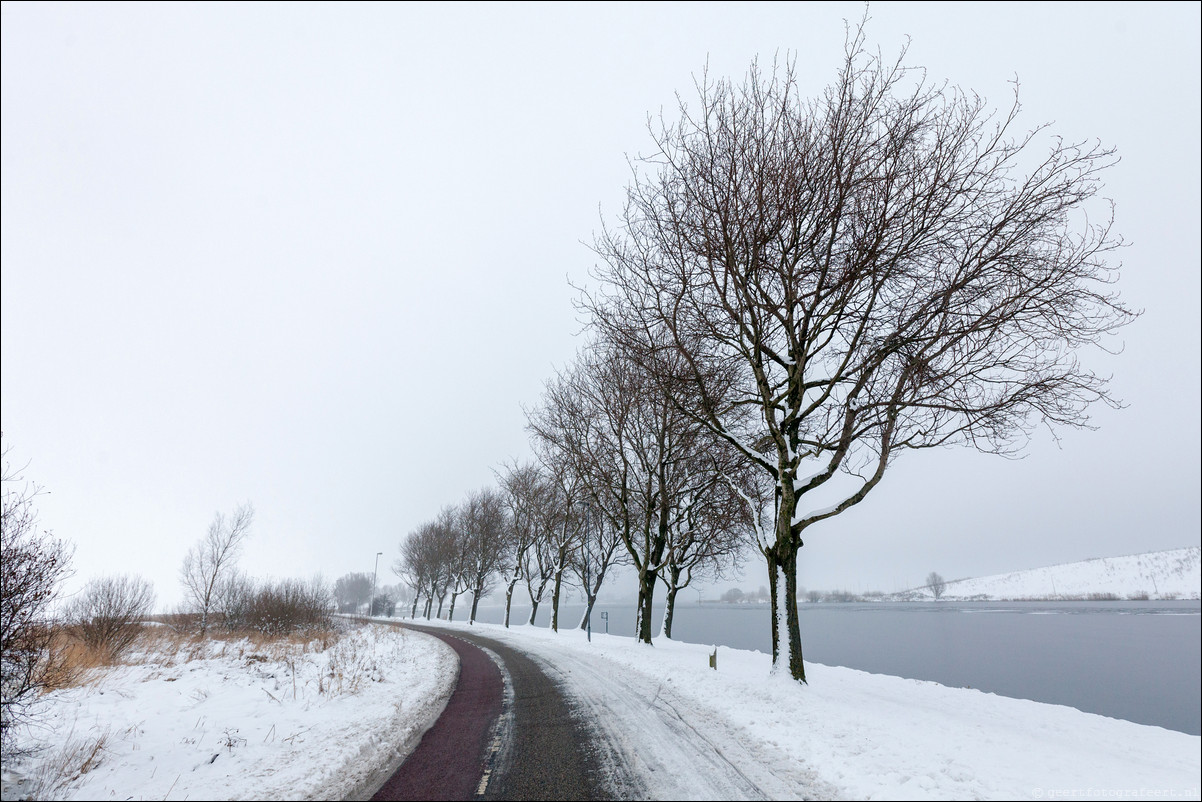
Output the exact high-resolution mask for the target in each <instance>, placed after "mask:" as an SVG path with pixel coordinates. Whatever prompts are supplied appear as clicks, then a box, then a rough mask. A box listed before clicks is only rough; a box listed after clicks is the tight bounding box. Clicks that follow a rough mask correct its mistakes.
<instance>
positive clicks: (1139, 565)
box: [918, 546, 1202, 600]
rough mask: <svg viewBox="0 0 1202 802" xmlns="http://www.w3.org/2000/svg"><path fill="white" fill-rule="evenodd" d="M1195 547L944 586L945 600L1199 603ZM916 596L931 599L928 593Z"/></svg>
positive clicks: (1200, 564)
mask: <svg viewBox="0 0 1202 802" xmlns="http://www.w3.org/2000/svg"><path fill="white" fill-rule="evenodd" d="M1200 557H1202V550H1200V549H1199V548H1198V547H1197V546H1191V547H1189V548H1184V549H1173V550H1171V551H1153V552H1148V553H1146V554H1131V555H1127V556H1125V557H1100V558H1095V559H1092V560H1083V561H1081V562H1076V563H1064V564H1062V565H1049V566H1046V567H1044V568H1033V569H1031V570H1028V571H1015V572H1013V573H1009V574H997V575H995V576H984V577H979V578H977V579H960V580H957V581H954V582H948V583H947V588H946V590H945V591H944V593H943V598H945V599H956V600H966V599H997V600H1017V599H1045V598H1050V599H1056V598H1085V599H1088V598H1091V597H1092V598H1100V597H1117V598H1119V599H1140V598H1149V599H1197V598H1199V595H1202V560H1200ZM918 593H922V594H925V595H926V596H930V590H929V589H925V588H923V589H919V590H918Z"/></svg>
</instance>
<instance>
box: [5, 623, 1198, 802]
mask: <svg viewBox="0 0 1202 802" xmlns="http://www.w3.org/2000/svg"><path fill="white" fill-rule="evenodd" d="M418 623H422V624H426V623H432V624H437V625H439V626H444V627H447V628H448V629H451V630H456V629H466V628H467V625H466V624H459V623H456V624H447V623H445V622H425V621H419V622H418ZM471 631H473V632H474V633H477V634H480V635H483V636H487V637H492V638H496V639H498V640H501V641H504V642H506V643H508V644H510V645H513V646H515V647H517V648H520V649H522V650H524V651H526V652H528V653H530V654H531V655H533V656H534V657H535V659H537V660H539V662H540V663H541V664H542V666H543V667H544V670H546V671H547V672H548V673H549V674H551V675H552V676H554V677H558V678H559V679H560V680H561V681H562V683H563V686H564V688H565V689H566V691H567V692H568V694H569V696H570V697H571V698H572V699H573V700H574V701H575V704H576V705H577V707H578V708H579V709H580V710H582V711H583V712H585V713H587V714H589V715H590V716H591V717H593V718H594V719H595V720H596V727H597V732H598V735H599V737H601V738H602V739H603V740H604V742H605V744H606V746H607V747H608V748H607V749H602V750H600V751H601V754H600V758H601V759H603V760H604V759H607V758H608V760H609V761H610V765H609V767H608V768H609V769H610V773H611V775H612V776H614V777H615V778H617V779H618V780H620V781H621V782H622V783H623V784H624V786H625V787H624V788H621V789H619V790H621V791H622V792H623V793H624V795H627V796H632V797H640V798H653V799H747V798H752V799H755V798H772V799H796V798H801V797H807V798H828V799H829V798H853V799H855V798H859V799H974V798H975V799H1070V798H1071V799H1099V798H1101V799H1115V798H1122V799H1183V798H1184V799H1199V787H1200V785H1202V769H1200V764H1202V757H1200V754H1202V739H1200V738H1199V737H1198V736H1191V735H1186V734H1184V733H1179V732H1173V731H1170V730H1166V729H1162V728H1160V727H1149V726H1144V725H1139V724H1133V723H1131V722H1127V721H1119V720H1117V719H1110V718H1105V717H1103V716H1097V715H1093V714H1088V713H1082V712H1080V711H1078V710H1075V709H1073V708H1068V707H1060V706H1055V705H1047V704H1041V703H1037V702H1029V701H1024V700H1018V699H1010V698H1007V697H1001V696H994V695H992V694H987V693H982V692H980V691H975V690H969V689H961V688H947V687H944V686H941V685H937V684H935V683H930V682H920V681H916V680H906V679H901V678H898V677H890V676H884V675H878V674H867V673H864V672H861V671H855V670H852V669H846V668H837V667H828V666H822V665H816V664H810V665H809V666H808V669H807V671H808V674H809V678H810V684H809V685H808V686H799V685H797V684H796V683H793V682H791V681H790V680H788V679H786V678H783V677H780V676H772V675H770V672H769V668H770V665H769V663H770V660H769V657H768V656H767V655H764V654H761V653H759V652H748V651H740V650H734V649H728V648H725V647H719V648H718V650H717V661H718V670H717V671H714V670H711V669H710V668H709V667H708V665H709V664H708V660H709V655H710V653H711V652H712V651H713V649H712V647H709V646H701V645H695V644H684V643H674V642H671V641H664V640H662V639H660V640H657V642H656V645H655V646H643V645H639V644H636V643H634V641H633V640H632V639H630V638H621V637H617V636H609V635H601V634H594V635H593V639H592V642H591V643H590V642H588V641H587V640H586V638H585V634H584V633H583V632H579V631H575V630H573V631H564V632H560V633H558V634H556V633H553V632H550V631H548V630H546V629H543V628H535V627H530V626H517V627H513V628H511V629H508V630H507V629H505V628H503V627H500V626H495V625H481V624H477V625H475V626H474V627H472V628H471ZM385 633H387V634H385ZM350 643H352V644H354V643H358V644H360V645H359V646H347V647H345V648H344V650H343V657H342V658H339V659H341V661H342V663H343V664H344V665H349V664H350V663H352V662H355V663H356V664H358V665H361V666H364V668H363V669H362V670H361V671H359V672H358V676H359V677H360V679H361V680H362V681H360V682H359V683H358V686H357V687H356V688H355V689H354V692H353V693H352V692H350V691H351V689H350V688H349V687H344V689H343V690H344V692H343V693H341V694H331V693H329V692H325V693H323V692H321V691H319V689H318V683H319V682H321V683H322V684H324V683H325V682H326V680H328V678H329V677H328V674H329V670H328V660H329V659H330V658H329V657H328V656H322V655H314V654H312V653H308V654H305V655H301V656H300V657H297V658H294V660H293V666H295V674H294V673H293V671H292V667H291V666H290V665H288V664H287V663H280V662H275V663H271V662H269V661H262V660H258V659H255V658H254V654H255V652H254V651H253V649H252V648H251V647H250V645H249V644H243V645H237V644H231V645H229V646H227V647H225V649H224V653H210V654H209V655H208V656H207V658H206V659H204V660H200V661H192V662H182V661H179V662H175V663H174V664H172V665H153V664H151V663H149V662H148V663H147V664H144V665H135V666H130V667H126V668H120V669H117V670H115V671H114V672H112V673H111V674H110V675H109V676H107V677H105V678H104V679H102V680H97V681H96V682H95V683H94V684H92V685H91V686H89V687H86V688H81V689H75V690H71V691H65V692H58V693H55V694H52V695H50V696H49V697H48V703H49V707H48V712H50V713H51V716H52V717H51V718H50V719H49V720H48V723H49V725H50V726H51V727H52V728H53V731H46V732H43V733H42V736H41V737H42V738H43V739H44V740H46V741H48V742H51V743H58V744H61V743H63V742H64V741H65V740H66V739H67V736H68V734H70V733H73V734H74V736H75V737H95V735H96V734H100V733H106V734H107V736H108V742H107V744H106V745H105V747H104V749H103V751H102V753H101V754H100V761H99V763H98V764H97V765H96V767H95V768H94V769H93V770H92V771H91V772H89V773H88V774H86V775H84V777H83V778H82V780H81V782H80V783H79V784H77V785H76V786H74V787H73V788H70V789H68V794H67V798H73V799H108V798H114V797H116V798H132V799H180V798H184V797H189V798H192V799H231V798H273V799H299V798H343V797H345V796H346V795H348V794H350V793H353V792H354V791H355V789H359V790H361V789H362V784H363V782H365V780H366V778H367V777H368V776H369V775H370V774H371V773H372V770H373V768H374V767H375V766H378V765H382V764H384V763H387V762H389V761H390V760H395V754H392V753H391V752H392V746H393V745H404V744H406V743H411V742H413V741H414V737H415V734H417V733H420V732H422V731H424V729H425V728H426V727H427V726H428V725H429V723H430V722H431V721H433V719H434V718H435V717H436V715H437V713H438V712H439V711H441V709H442V706H443V704H444V702H445V694H447V693H449V691H450V688H451V686H452V684H453V680H454V676H455V675H456V663H455V658H454V653H453V652H452V651H451V650H450V649H448V648H447V647H445V646H444V645H442V644H441V643H440V642H439V641H437V640H435V639H433V638H430V637H427V636H422V635H419V634H417V633H412V632H410V633H405V632H403V631H400V630H395V631H394V630H384V631H382V630H381V629H380V628H378V627H373V628H370V629H369V630H366V631H365V632H364V634H362V635H359V636H357V640H355V641H350ZM331 651H333V650H331ZM351 652H357V656H356V657H351V656H350V653H351ZM294 675H295V677H296V682H297V686H296V687H297V690H296V692H295V694H294V692H293V685H292V677H293V676H294ZM347 676H349V675H347V674H344V684H345V677H347ZM318 677H321V678H322V679H321V680H319V679H318ZM1084 681H1087V679H1086V680H1084ZM294 697H295V698H294ZM214 755H216V758H214V757H213V756H214ZM49 759H50V758H49V757H48V756H47V753H44V754H43V755H42V756H41V757H40V758H39V760H38V761H35V762H34V763H31V764H29V765H27V766H26V767H25V770H26V771H29V770H30V769H36V767H37V765H39V764H43V765H44V764H45V762H46V761H48V760H49ZM4 796H5V798H6V799H8V798H13V793H12V791H11V788H10V787H6V789H5V794H4Z"/></svg>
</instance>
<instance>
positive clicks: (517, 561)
mask: <svg viewBox="0 0 1202 802" xmlns="http://www.w3.org/2000/svg"><path fill="white" fill-rule="evenodd" d="M498 480H499V481H500V484H501V493H502V498H503V499H504V502H505V507H506V509H507V510H508V515H507V518H506V520H507V521H508V523H509V535H508V537H507V538H506V541H505V542H506V553H505V558H504V560H503V562H502V566H501V569H500V570H501V583H502V584H503V585H504V586H505V626H506V627H508V626H509V614H510V611H511V610H512V609H513V590H514V588H515V587H517V584H518V583H519V582H521V581H522V579H523V578H524V575H523V573H522V568H523V566H524V564H525V561H526V553H527V551H528V550H529V549H530V547H531V545H532V544H533V543H534V541H535V538H536V536H537V519H538V512H537V509H538V504H539V495H540V494H541V493H542V492H543V485H542V475H541V473H540V472H539V469H538V466H536V465H534V464H531V463H528V464H525V465H518V464H514V465H510V466H509V467H507V468H506V470H505V473H504V474H501V475H500V476H498Z"/></svg>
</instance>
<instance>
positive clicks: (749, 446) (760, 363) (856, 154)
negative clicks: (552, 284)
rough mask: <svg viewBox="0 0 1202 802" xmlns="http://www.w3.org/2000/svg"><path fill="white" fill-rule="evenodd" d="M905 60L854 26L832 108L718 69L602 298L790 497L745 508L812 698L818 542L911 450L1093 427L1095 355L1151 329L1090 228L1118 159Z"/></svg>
mask: <svg viewBox="0 0 1202 802" xmlns="http://www.w3.org/2000/svg"><path fill="white" fill-rule="evenodd" d="M904 60H905V52H904V51H903V52H902V53H901V54H900V55H899V57H898V59H897V60H896V61H893V62H889V61H884V60H882V58H881V57H880V56H879V55H874V54H873V53H872V51H870V50H869V49H868V48H867V47H865V36H864V30H863V23H861V24H860V25H859V26H858V27H857V28H853V29H852V30H851V32H850V33H849V36H848V39H847V43H846V49H845V58H844V60H843V63H842V65H841V67H840V69H839V72H838V75H837V77H836V79H835V81H834V83H833V84H832V85H831V86H829V87H828V88H827V89H826V90H825V91H824V92H823V94H822V95H821V96H820V97H817V98H814V99H809V100H807V99H804V98H803V97H802V96H801V94H800V90H799V88H798V84H797V81H796V76H795V72H794V66H793V63H791V62H790V63H786V64H784V65H782V66H774V67H773V69H772V70H771V71H769V72H767V73H765V72H763V71H761V70H760V68H759V67H758V66H757V65H755V64H753V65H752V68H751V70H750V72H749V74H748V76H747V77H746V79H745V80H744V81H743V82H742V83H741V84H739V85H736V84H735V83H733V82H731V81H729V80H718V81H714V80H712V79H710V77H709V76H708V75H703V76H702V78H701V79H700V80H699V81H698V85H697V94H698V97H697V103H696V105H694V106H689V105H688V104H686V103H684V102H683V101H682V102H681V103H680V108H679V117H678V119H677V120H675V121H667V120H662V122H661V124H660V125H659V126H654V125H653V126H649V127H650V128H651V134H652V137H653V139H654V152H653V155H651V156H650V157H648V158H647V159H645V160H643V161H642V162H641V163H636V164H635V169H634V177H633V179H632V181H631V183H630V185H629V187H628V191H627V203H626V207H625V210H624V213H623V216H622V219H621V222H620V225H618V226H616V227H607V228H606V229H605V230H604V231H603V232H602V233H601V234H600V235H599V236H598V238H597V241H596V246H595V247H596V250H597V252H598V254H599V256H600V257H601V263H600V265H599V267H598V268H597V273H596V277H597V278H598V279H599V280H600V287H599V289H597V290H595V291H592V292H588V293H585V294H584V295H583V306H584V307H585V308H586V309H587V310H589V311H590V312H591V314H592V320H593V322H594V324H595V325H596V326H597V327H598V328H600V329H602V330H603V331H604V332H605V333H606V335H607V336H609V337H611V338H614V339H615V340H617V341H619V342H621V343H622V345H623V348H624V350H626V352H627V353H628V354H630V355H631V358H632V359H635V360H636V361H638V362H639V363H640V364H641V365H642V366H643V367H644V368H645V371H646V373H647V374H648V375H650V376H653V377H655V379H656V380H657V381H659V382H661V383H663V384H665V385H671V386H673V387H677V386H680V385H681V384H684V385H687V386H688V387H689V388H690V391H689V393H688V394H687V398H688V403H686V404H682V405H681V406H680V409H681V411H682V412H684V413H686V414H689V415H691V416H693V417H694V418H695V419H696V420H698V421H699V422H702V423H704V424H705V425H706V426H708V427H709V428H710V429H711V430H712V431H713V433H714V434H715V435H717V436H719V437H721V438H723V439H724V440H726V441H727V442H728V443H729V444H730V445H731V446H733V447H734V448H736V449H738V450H740V451H741V452H742V453H743V454H744V456H745V457H746V458H747V459H748V460H750V461H751V462H752V463H753V464H755V465H756V466H758V468H759V469H760V470H761V471H762V472H763V473H764V474H765V475H767V476H768V477H769V478H770V480H771V482H772V483H773V486H774V488H773V493H772V494H771V497H770V498H769V499H768V500H767V502H768V503H767V504H766V505H761V506H760V507H759V508H758V509H756V510H753V511H752V518H753V521H754V525H756V526H757V532H758V535H757V538H756V545H757V547H758V549H759V551H760V552H761V553H762V554H763V556H764V558H765V562H766V566H767V570H768V578H769V588H770V592H771V594H772V597H773V602H774V604H775V605H777V610H778V614H777V615H774V616H772V617H771V621H772V641H773V664H774V668H778V669H781V670H787V671H789V673H790V675H791V676H792V677H793V678H795V679H797V680H799V681H802V682H804V681H805V668H804V663H803V660H802V651H801V635H800V628H799V620H798V613H797V591H798V587H797V559H798V552H799V550H800V548H801V547H802V542H803V541H802V535H803V533H804V532H805V530H806V529H808V528H809V527H810V526H812V525H814V524H816V523H819V522H821V521H824V520H826V519H829V518H832V517H834V516H837V515H839V514H840V513H842V512H844V511H845V510H847V509H849V508H850V507H852V506H853V505H855V504H858V503H860V502H861V501H863V500H864V498H865V497H866V496H867V495H868V494H869V493H870V491H871V490H872V489H873V488H875V487H876V486H877V485H878V484H879V482H880V481H881V478H882V477H883V476H884V473H885V470H886V468H887V467H888V466H889V465H891V464H892V463H893V462H894V461H895V460H896V458H897V457H898V456H899V455H900V454H901V453H903V452H904V451H906V450H908V449H920V448H931V447H935V446H942V445H948V444H965V445H968V446H972V447H975V448H978V449H981V450H983V451H986V452H991V453H999V454H1013V453H1016V452H1018V451H1020V450H1021V448H1022V447H1023V445H1024V444H1025V442H1026V438H1027V437H1028V436H1029V434H1030V432H1031V431H1032V429H1033V428H1034V427H1035V426H1036V425H1037V424H1039V423H1046V424H1047V426H1048V427H1049V429H1053V430H1054V428H1055V427H1056V426H1070V427H1082V426H1085V425H1087V421H1088V418H1087V415H1086V411H1087V408H1088V407H1089V405H1090V404H1091V403H1094V402H1102V403H1111V404H1113V403H1114V402H1113V400H1112V399H1111V397H1110V395H1109V394H1108V390H1107V381H1106V380H1105V379H1104V378H1102V377H1100V376H1098V375H1096V374H1095V373H1093V372H1091V371H1090V370H1088V369H1086V368H1085V367H1084V366H1083V365H1082V363H1081V362H1080V361H1079V358H1078V355H1079V353H1080V351H1081V350H1082V349H1084V348H1086V347H1091V346H1099V345H1101V346H1105V345H1107V344H1108V343H1109V340H1107V337H1108V335H1111V334H1113V333H1115V332H1116V331H1117V329H1118V328H1119V327H1120V326H1121V325H1122V324H1124V323H1125V322H1127V321H1129V320H1130V319H1131V318H1132V316H1133V314H1134V313H1133V312H1132V311H1130V310H1129V309H1127V308H1126V307H1124V306H1123V305H1122V304H1121V303H1120V301H1119V300H1118V297H1117V294H1115V293H1114V292H1113V289H1112V285H1113V283H1114V282H1115V281H1116V280H1117V272H1116V270H1115V269H1114V268H1112V267H1111V266H1110V265H1109V264H1108V260H1110V259H1111V257H1112V256H1113V254H1114V251H1115V250H1116V249H1117V248H1118V247H1120V246H1121V240H1120V239H1118V238H1117V237H1115V236H1114V235H1113V234H1112V232H1111V222H1110V220H1111V218H1108V217H1107V216H1106V214H1105V210H1103V214H1102V216H1101V218H1100V219H1101V222H1100V223H1098V222H1094V221H1092V220H1091V219H1090V218H1088V217H1087V216H1086V212H1087V207H1088V206H1089V205H1090V204H1091V201H1092V200H1093V199H1094V198H1095V197H1096V196H1097V195H1098V193H1099V191H1100V189H1101V175H1102V173H1103V172H1104V171H1105V169H1106V168H1107V167H1108V166H1110V165H1111V164H1113V162H1114V161H1115V157H1114V151H1113V150H1111V149H1107V148H1103V147H1101V146H1100V145H1096V144H1089V143H1073V142H1067V141H1064V140H1061V139H1057V138H1050V137H1047V136H1045V134H1046V127H1045V126H1039V127H1037V128H1035V129H1034V130H1033V131H1031V132H1028V133H1025V134H1017V135H1016V133H1015V128H1016V125H1017V124H1016V120H1017V117H1018V110H1019V106H1018V102H1017V99H1016V100H1015V102H1014V104H1013V105H1012V106H1011V107H1010V109H1009V110H1008V111H1005V112H1003V113H1001V114H1000V115H999V114H996V113H994V112H992V111H990V110H989V109H988V108H987V106H986V103H985V101H984V100H983V99H981V98H979V97H978V96H976V95H973V94H968V93H964V92H961V91H959V90H958V89H955V88H954V87H948V86H946V85H938V84H936V85H932V84H931V83H929V81H928V79H927V78H926V76H925V74H924V73H923V72H922V71H920V70H916V69H912V68H908V67H906V66H904V63H903V62H904ZM1037 150H1042V152H1041V153H1036V151H1037ZM677 397H679V396H677ZM760 501H764V499H760ZM778 622H779V623H783V625H784V627H785V630H784V632H781V630H780V629H779V627H778Z"/></svg>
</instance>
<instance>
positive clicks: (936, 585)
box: [927, 571, 947, 601]
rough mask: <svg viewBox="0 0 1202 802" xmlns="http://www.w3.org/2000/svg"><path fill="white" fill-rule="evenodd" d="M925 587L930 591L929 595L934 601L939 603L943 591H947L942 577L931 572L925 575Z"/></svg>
mask: <svg viewBox="0 0 1202 802" xmlns="http://www.w3.org/2000/svg"><path fill="white" fill-rule="evenodd" d="M927 587H928V588H930V589H931V595H932V596H934V597H935V601H939V598H940V597H941V596H942V595H943V591H945V590H947V583H946V582H944V581H943V577H941V576H940V575H939V574H937V573H935V572H934V571H931V573H929V574H927Z"/></svg>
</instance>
